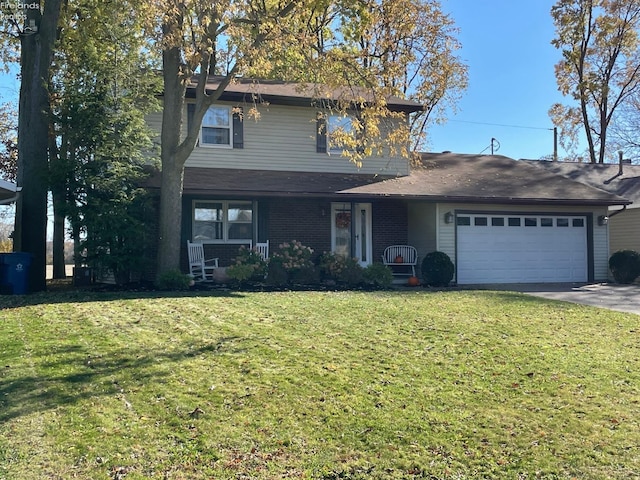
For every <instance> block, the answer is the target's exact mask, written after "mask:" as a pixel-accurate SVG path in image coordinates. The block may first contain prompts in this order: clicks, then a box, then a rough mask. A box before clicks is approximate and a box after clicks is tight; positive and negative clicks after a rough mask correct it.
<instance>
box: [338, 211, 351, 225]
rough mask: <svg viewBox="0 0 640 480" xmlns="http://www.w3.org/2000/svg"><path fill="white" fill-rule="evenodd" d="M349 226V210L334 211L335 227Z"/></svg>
mask: <svg viewBox="0 0 640 480" xmlns="http://www.w3.org/2000/svg"><path fill="white" fill-rule="evenodd" d="M350 226H351V212H342V213H336V227H338V228H349V227H350Z"/></svg>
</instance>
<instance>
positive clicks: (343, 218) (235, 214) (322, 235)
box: [181, 195, 408, 272]
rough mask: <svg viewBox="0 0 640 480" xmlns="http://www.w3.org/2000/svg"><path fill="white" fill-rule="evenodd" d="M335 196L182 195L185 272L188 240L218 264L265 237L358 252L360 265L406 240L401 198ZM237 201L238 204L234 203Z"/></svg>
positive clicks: (273, 243)
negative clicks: (229, 197)
mask: <svg viewBox="0 0 640 480" xmlns="http://www.w3.org/2000/svg"><path fill="white" fill-rule="evenodd" d="M335 200H336V199H334V198H259V199H232V200H224V199H217V198H212V197H209V198H207V197H200V196H198V197H196V196H189V195H185V198H184V199H183V228H182V242H181V245H182V255H181V258H182V270H183V271H184V272H188V255H187V248H186V245H187V240H189V241H200V242H202V244H203V246H204V250H205V256H206V258H212V257H215V258H218V263H219V266H220V267H228V266H230V265H232V264H233V261H234V259H235V257H236V256H237V255H238V251H239V249H240V247H241V246H245V247H249V246H251V245H255V244H256V243H258V242H266V241H269V245H270V247H269V248H270V253H273V252H275V251H277V250H278V247H279V245H281V244H283V243H285V242H290V241H292V240H297V241H299V242H301V243H302V244H303V245H305V246H308V247H310V248H312V249H313V251H314V254H313V256H314V260H315V259H317V257H319V256H320V255H322V253H324V252H335V253H339V254H341V255H344V256H349V257H351V258H358V259H359V260H360V263H361V265H363V266H366V265H368V264H371V263H374V262H381V261H382V254H383V252H384V250H385V248H386V247H388V246H389V245H396V244H407V242H408V209H407V205H406V203H405V202H403V201H399V200H376V201H373V202H344V201H341V202H338V201H335ZM239 206H242V207H243V208H242V209H239V208H237V207H239ZM240 218H241V219H242V221H239V219H240ZM212 237H213V238H212ZM239 237H242V238H239Z"/></svg>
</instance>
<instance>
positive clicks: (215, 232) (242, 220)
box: [192, 201, 253, 243]
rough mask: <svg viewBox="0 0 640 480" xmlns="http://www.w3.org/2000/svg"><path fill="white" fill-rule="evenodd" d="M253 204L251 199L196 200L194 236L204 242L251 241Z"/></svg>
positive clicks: (194, 205) (194, 207) (194, 206)
mask: <svg viewBox="0 0 640 480" xmlns="http://www.w3.org/2000/svg"><path fill="white" fill-rule="evenodd" d="M252 231H253V204H252V202H250V201H196V202H194V204H193V228H192V238H193V240H194V241H198V242H202V243H224V242H229V243H245V242H249V241H251V238H252Z"/></svg>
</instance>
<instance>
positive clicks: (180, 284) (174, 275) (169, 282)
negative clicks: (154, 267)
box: [156, 270, 193, 290]
mask: <svg viewBox="0 0 640 480" xmlns="http://www.w3.org/2000/svg"><path fill="white" fill-rule="evenodd" d="M191 285H193V278H191V277H190V276H189V275H185V274H184V273H182V272H181V271H180V270H169V271H167V272H164V273H163V274H161V275H160V276H159V277H158V281H157V284H156V286H157V287H158V288H159V289H160V290H189V287H190V286H191Z"/></svg>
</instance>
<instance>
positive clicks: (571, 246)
mask: <svg viewBox="0 0 640 480" xmlns="http://www.w3.org/2000/svg"><path fill="white" fill-rule="evenodd" d="M455 224H456V251H457V252H456V257H457V281H458V283H459V284H475V283H546V282H586V281H587V279H588V263H589V261H588V253H587V252H588V246H587V217H586V216H577V215H544V214H543V215H528V214H505V215H498V214H486V213H477V214H476V213H473V214H466V213H458V214H457V215H456V222H455Z"/></svg>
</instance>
